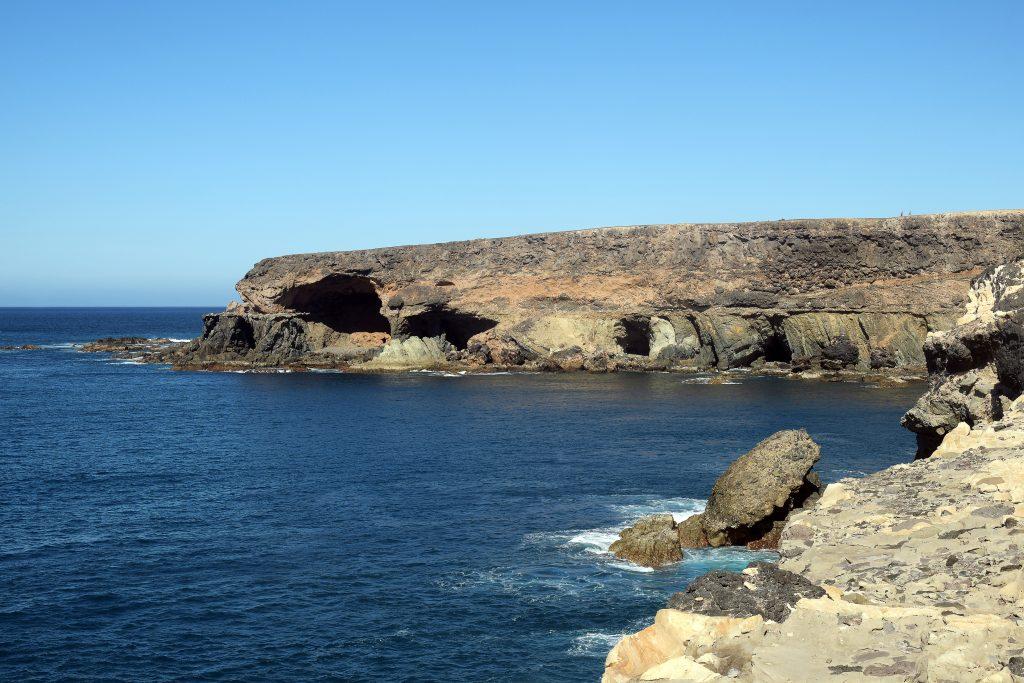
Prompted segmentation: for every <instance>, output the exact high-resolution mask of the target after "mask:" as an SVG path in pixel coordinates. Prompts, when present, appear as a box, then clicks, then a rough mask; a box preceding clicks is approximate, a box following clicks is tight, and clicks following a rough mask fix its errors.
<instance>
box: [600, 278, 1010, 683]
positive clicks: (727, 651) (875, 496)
mask: <svg viewBox="0 0 1024 683" xmlns="http://www.w3.org/2000/svg"><path fill="white" fill-rule="evenodd" d="M1021 272H1022V269H1021V268H1019V267H1017V266H1016V265H1015V266H1014V267H1012V268H1008V269H1006V270H1005V271H1004V270H997V271H994V272H991V273H988V274H986V275H985V276H984V277H983V278H980V279H979V281H978V283H977V285H976V287H975V288H974V289H973V290H972V292H971V295H970V302H969V308H968V315H966V316H964V317H963V318H961V320H960V323H959V325H958V326H957V327H956V328H955V329H954V330H952V331H951V332H950V333H948V334H946V335H936V336H935V337H934V338H931V339H930V340H929V364H930V366H931V368H932V372H933V375H934V385H933V387H932V388H931V389H930V390H929V395H927V396H926V397H925V398H924V399H922V403H919V404H918V406H917V407H916V408H915V410H914V411H912V412H911V414H910V415H912V416H916V417H914V419H917V420H920V421H921V422H924V421H925V420H933V421H932V422H931V424H933V425H950V424H952V423H953V420H954V419H956V417H958V416H959V415H960V414H969V415H971V416H974V417H975V418H977V420H978V421H977V422H976V423H975V424H973V425H972V424H968V423H967V422H963V421H961V422H959V423H957V424H953V426H952V428H951V429H949V430H948V431H946V432H944V435H943V436H942V439H941V444H940V446H939V448H938V450H936V451H935V452H934V454H933V455H932V456H931V457H929V458H925V459H918V460H915V461H914V462H912V463H908V464H900V465H895V466H893V467H890V468H888V469H885V470H883V471H881V472H877V473H875V474H870V475H867V476H865V477H862V478H851V479H844V480H842V481H839V482H836V483H834V484H830V485H829V486H828V487H827V488H826V489H825V491H824V492H823V493H822V495H821V498H820V500H819V501H818V502H817V504H816V505H814V506H805V507H804V508H802V509H799V510H795V511H794V512H792V513H791V514H790V515H789V517H788V519H787V520H786V523H785V527H784V529H783V531H782V536H781V541H780V543H779V552H780V555H781V557H782V560H781V562H780V565H779V568H778V570H777V571H778V575H777V576H781V577H790V578H792V577H798V578H797V579H796V581H798V582H799V584H800V587H798V589H797V590H794V591H792V593H788V592H787V591H782V593H783V594H784V595H785V596H786V597H784V599H782V600H779V601H774V600H767V601H766V600H764V597H766V596H770V595H771V594H772V588H770V587H769V588H768V589H767V590H766V589H765V587H764V586H759V580H758V576H752V575H751V574H752V572H750V571H749V570H748V571H747V572H745V573H743V574H734V573H730V572H712V573H711V574H709V575H707V576H705V577H702V578H701V579H698V580H697V581H695V582H694V583H693V584H692V585H691V587H690V588H689V589H688V590H687V591H685V592H684V593H681V594H677V595H676V596H674V597H673V598H672V600H671V601H670V607H671V608H670V609H664V610H660V611H659V612H658V614H657V615H656V617H655V620H654V624H653V625H652V626H649V627H648V628H646V629H643V630H642V631H640V632H638V633H635V634H632V635H629V636H626V637H625V638H623V639H622V640H621V641H620V642H619V643H618V644H617V645H616V646H615V647H614V648H613V649H612V651H611V652H610V653H609V654H608V657H607V659H606V661H605V673H604V677H603V679H602V680H603V681H605V683H626V682H630V683H632V682H633V681H651V680H674V679H678V680H702V681H725V680H729V681H736V682H738V683H758V682H760V681H825V680H836V681H853V680H868V679H870V680H891V681H918V680H921V681H923V680H929V681H931V680H934V681H984V682H986V683H1010V682H1011V681H1017V680H1018V679H1020V678H1021V677H1024V625H1022V624H1021V621H1020V614H1021V610H1022V609H1024V569H1022V562H1021V533H1024V532H1022V529H1021V525H1020V522H1019V520H1020V517H1021V515H1022V513H1024V397H1022V396H1020V395H1017V396H1016V397H1012V396H1013V395H1014V394H1019V385H1017V384H1016V381H1017V380H1016V378H1017V377H1019V375H1018V370H1017V369H1018V368H1019V367H1020V357H1019V355H1018V354H1017V352H1016V349H1017V348H1019V347H1018V346H1017V340H1018V339H1020V336H1019V329H1018V328H1016V327H1015V325H1016V322H1017V315H1018V312H1019V311H1020V307H1021V305H1022V304H1024V278H1022V277H1021ZM1000 349H1007V350H1008V351H1006V352H1004V353H1003V354H1002V355H1003V357H1002V358H999V356H1000ZM943 392H945V393H943ZM945 397H952V398H945ZM1011 397H1012V398H1011ZM993 402H998V406H999V407H998V416H997V415H996V411H995V409H992V410H991V412H989V413H987V414H986V412H985V411H986V410H988V409H985V408H979V407H978V406H979V405H991V404H992V403H993ZM943 410H948V411H951V412H953V413H955V414H953V415H952V416H950V415H948V414H944V413H943ZM961 410H962V411H964V412H963V413H959V412H956V411H961ZM922 416H923V417H922ZM677 533H678V529H677ZM764 571H765V570H764V568H762V567H758V568H757V572H756V573H757V575H761V574H762V572H764ZM780 583H782V584H787V583H788V581H786V580H785V579H784V580H783V581H781V582H780ZM770 585H771V584H770ZM814 587H819V588H820V591H821V592H819V591H817V590H815V589H814ZM804 589H807V590H808V592H807V593H803V590H804ZM701 598H703V599H701ZM783 605H784V606H785V607H784V608H783V607H782V606H783ZM680 610H687V611H680ZM716 614H720V615H724V616H712V615H716ZM747 614H750V615H753V616H749V617H746V618H740V617H742V616H743V615H747ZM783 620H784V623H782V622H783Z"/></svg>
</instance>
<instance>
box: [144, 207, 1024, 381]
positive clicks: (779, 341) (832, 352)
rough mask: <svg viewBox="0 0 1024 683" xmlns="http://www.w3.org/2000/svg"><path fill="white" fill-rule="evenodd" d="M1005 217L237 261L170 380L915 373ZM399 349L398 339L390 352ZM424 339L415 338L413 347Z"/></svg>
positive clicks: (1001, 234) (588, 236)
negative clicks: (221, 300)
mask: <svg viewBox="0 0 1024 683" xmlns="http://www.w3.org/2000/svg"><path fill="white" fill-rule="evenodd" d="M1022 249H1024V212H1022V211H988V212H977V213H948V214H936V215H931V216H901V217H898V218H884V219H845V218H844V219H820V220H789V221H763V222H757V223H727V224H698V225H640V226H633V227H617V228H601V229H595V230H576V231H570V232H554V233H547V234H540V235H524V236H519V237H508V238H502V239H481V240H471V241H467V242H452V243H447V244H429V245H419V246H408V247H389V248H383V249H371V250H365V251H350V252H324V253H316V254H296V255H291V256H281V257H277V258H270V259H265V260H263V261H260V262H259V263H257V264H256V265H255V266H254V267H253V268H252V270H250V271H249V272H248V273H247V274H246V276H245V277H244V278H243V279H242V280H241V281H240V282H239V283H238V285H237V289H238V292H239V294H240V295H241V298H242V302H241V303H238V302H233V303H232V304H231V305H229V306H228V309H227V310H225V311H224V312H222V313H212V314H210V315H208V316H206V318H205V324H204V330H203V333H202V335H201V336H200V337H199V338H198V339H197V340H195V341H194V342H193V343H191V344H188V345H184V346H182V347H180V348H174V349H172V350H169V351H167V352H165V353H161V354H155V355H153V356H152V357H151V358H150V360H154V361H160V362H169V363H173V364H174V365H176V366H178V367H185V368H207V369H209V368H220V369H226V368H231V367H243V368H253V367H282V366H288V367H300V366H301V367H311V368H316V367H331V368H347V369H352V370H366V371H381V370H407V369H409V368H412V367H422V368H439V367H444V368H448V369H467V370H486V369H528V370H559V371H577V370H581V371H588V372H614V371H622V370H677V371H706V370H716V369H717V370H727V369H734V368H755V369H758V370H763V371H766V372H776V373H783V372H791V371H800V372H804V373H807V374H808V375H810V376H816V375H817V374H819V373H844V374H847V375H849V374H856V375H897V376H898V375H908V374H923V373H924V371H925V354H924V342H925V337H926V336H927V334H928V333H929V332H932V331H936V330H946V329H949V328H950V327H951V326H952V324H953V321H954V319H955V317H956V315H957V312H958V311H959V309H960V308H961V306H962V304H963V302H964V300H965V296H966V294H967V289H968V283H969V282H970V280H971V278H972V277H974V276H975V275H977V274H978V273H980V272H982V271H983V270H984V269H985V268H988V267H991V266H993V265H996V264H998V263H1000V262H1001V261H1002V259H1003V258H1004V257H1005V254H1007V253H1013V252H1016V251H1020V250H1022ZM410 340H413V341H410ZM431 340H432V341H431Z"/></svg>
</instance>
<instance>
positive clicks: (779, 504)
mask: <svg viewBox="0 0 1024 683" xmlns="http://www.w3.org/2000/svg"><path fill="white" fill-rule="evenodd" d="M820 457H821V449H820V448H819V447H818V444H816V443H814V440H813V439H811V437H810V436H809V435H808V434H807V432H806V431H804V430H802V429H800V430H793V429H789V430H784V431H781V432H776V433H775V434H772V435H771V436H769V437H768V438H767V439H765V440H764V441H762V442H761V443H759V444H757V445H756V446H754V448H752V449H751V450H750V451H749V452H747V453H745V454H744V455H742V456H740V457H739V458H737V459H736V461H735V462H733V463H732V464H731V465H730V466H729V467H728V469H726V471H725V473H724V474H722V476H721V477H719V478H718V480H717V481H716V482H715V485H714V486H713V487H712V489H711V496H710V498H708V504H707V507H706V509H705V510H704V512H702V513H700V514H697V515H692V516H691V517H688V518H687V519H685V520H683V521H682V522H679V523H678V524H677V523H676V522H675V520H674V519H673V517H672V515H667V514H663V515H651V516H649V517H645V518H643V519H641V520H640V521H638V522H637V523H636V524H634V525H633V526H631V527H628V528H626V529H624V530H623V531H622V532H621V533H620V534H619V539H618V540H617V541H615V542H614V543H612V545H611V547H610V548H609V550H610V551H611V552H612V553H614V554H615V555H616V556H617V557H619V558H621V559H624V560H629V561H630V562H633V563H634V564H638V565H641V566H644V567H661V566H663V565H666V564H671V563H672V562H678V561H679V560H681V559H683V555H684V553H685V549H686V548H705V547H708V546H712V547H716V548H717V547H721V546H726V545H743V546H747V547H749V548H751V549H765V548H776V547H778V543H779V538H780V536H781V534H782V530H783V529H784V528H785V524H786V519H787V517H788V516H789V515H790V514H791V513H792V512H793V511H794V510H797V509H800V508H801V507H804V506H806V505H810V504H812V503H813V502H814V501H815V500H816V499H817V497H818V494H819V492H820V491H821V480H820V479H819V478H818V473H817V472H814V471H812V470H811V468H812V467H814V463H816V462H818V458H820Z"/></svg>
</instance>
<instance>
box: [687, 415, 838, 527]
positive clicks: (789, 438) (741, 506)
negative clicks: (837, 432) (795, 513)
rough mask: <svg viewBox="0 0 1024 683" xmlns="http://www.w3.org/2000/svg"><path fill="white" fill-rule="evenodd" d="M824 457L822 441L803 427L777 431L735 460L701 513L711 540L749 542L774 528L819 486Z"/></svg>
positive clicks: (720, 479) (815, 492)
mask: <svg viewBox="0 0 1024 683" xmlns="http://www.w3.org/2000/svg"><path fill="white" fill-rule="evenodd" d="M820 457H821V449H820V448H819V447H818V444H816V443H814V440H813V439H811V437H810V436H809V435H808V434H807V432H806V431H804V430H802V429H800V430H785V431H781V432H776V433H775V434H772V435H771V436H769V437H768V438H767V439H765V440H764V441H762V442H761V443H759V444H758V445H757V446H755V447H754V448H753V449H751V450H750V451H749V452H748V453H746V454H745V455H743V456H741V457H740V458H739V459H737V460H736V461H735V462H733V463H732V464H731V465H730V466H729V468H728V469H727V470H726V471H725V473H724V474H723V475H722V476H721V477H719V478H718V481H716V482H715V486H714V488H713V489H712V490H711V497H710V498H708V505H707V509H706V510H705V511H704V513H703V514H702V515H701V526H702V527H703V529H704V533H705V535H706V536H707V539H708V542H709V543H710V544H711V545H712V546H715V547H718V546H723V545H745V544H747V543H750V542H752V541H757V540H759V539H761V538H763V537H764V536H765V535H766V534H768V533H769V532H771V531H772V529H773V527H774V526H775V523H776V522H778V521H781V520H783V519H785V518H786V515H788V514H789V513H790V512H791V511H792V510H794V509H796V508H799V507H801V506H802V505H803V504H804V503H805V502H806V501H807V499H808V498H810V497H811V496H812V495H814V494H817V493H818V491H819V490H820V488H821V482H820V480H819V479H818V477H817V475H816V474H814V473H812V472H811V467H813V466H814V463H816V462H817V461H818V458H820Z"/></svg>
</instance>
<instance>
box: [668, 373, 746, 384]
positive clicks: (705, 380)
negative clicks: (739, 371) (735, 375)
mask: <svg viewBox="0 0 1024 683" xmlns="http://www.w3.org/2000/svg"><path fill="white" fill-rule="evenodd" d="M713 379H715V377H714V376H713V375H709V376H703V375H702V376H698V377H687V378H685V379H681V380H679V381H680V382H682V383H683V384H712V383H713V384H717V385H723V384H743V382H740V381H737V380H735V379H723V380H719V381H716V382H712V380H713Z"/></svg>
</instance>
